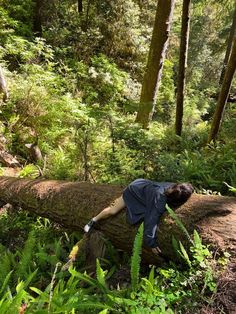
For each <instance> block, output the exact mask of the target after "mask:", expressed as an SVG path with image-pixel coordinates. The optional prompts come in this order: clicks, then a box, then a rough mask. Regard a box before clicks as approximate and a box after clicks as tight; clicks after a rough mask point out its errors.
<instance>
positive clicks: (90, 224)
mask: <svg viewBox="0 0 236 314" xmlns="http://www.w3.org/2000/svg"><path fill="white" fill-rule="evenodd" d="M95 223H96V221H94V220H93V219H91V220H90V221H89V222H88V223H87V225H85V226H84V232H89V231H90V230H91V228H92V227H93V226H94V225H95Z"/></svg>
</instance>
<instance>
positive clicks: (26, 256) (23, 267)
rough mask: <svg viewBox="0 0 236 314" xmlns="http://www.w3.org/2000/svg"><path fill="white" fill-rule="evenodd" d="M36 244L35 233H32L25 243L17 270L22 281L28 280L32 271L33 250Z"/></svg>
mask: <svg viewBox="0 0 236 314" xmlns="http://www.w3.org/2000/svg"><path fill="white" fill-rule="evenodd" d="M35 242H36V238H35V235H34V231H31V232H30V233H29V236H28V239H27V240H26V242H25V245H24V248H23V251H22V254H21V259H20V262H19V264H18V267H17V269H16V274H17V276H18V277H19V278H21V279H26V278H27V276H28V273H29V271H30V264H31V259H32V255H33V250H34V247H35Z"/></svg>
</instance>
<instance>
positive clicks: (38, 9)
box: [33, 0, 43, 37]
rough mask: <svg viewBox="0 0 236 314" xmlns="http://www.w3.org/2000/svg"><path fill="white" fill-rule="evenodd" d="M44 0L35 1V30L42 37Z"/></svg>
mask: <svg viewBox="0 0 236 314" xmlns="http://www.w3.org/2000/svg"><path fill="white" fill-rule="evenodd" d="M42 7H43V0H35V1H34V16H33V32H34V33H35V35H36V36H38V37H42V33H43V31H42V13H41V10H42Z"/></svg>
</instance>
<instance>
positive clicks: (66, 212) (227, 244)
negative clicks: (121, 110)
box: [0, 177, 236, 263]
mask: <svg viewBox="0 0 236 314" xmlns="http://www.w3.org/2000/svg"><path fill="white" fill-rule="evenodd" d="M121 193H122V188H121V187H119V186H114V185H105V184H91V183H87V182H82V183H81V182H65V181H55V180H28V179H16V178H11V177H0V200H1V201H2V202H5V203H11V204H12V205H13V206H14V205H15V206H20V207H22V208H23V209H26V210H29V211H31V212H34V213H36V214H37V215H40V216H43V217H48V218H50V219H52V220H54V221H55V222H58V223H60V224H61V225H63V226H65V227H67V228H69V229H71V230H72V229H74V230H75V229H80V230H82V228H83V226H84V225H85V224H86V223H87V222H88V220H89V219H91V217H93V216H95V215H96V214H97V213H98V212H99V211H101V209H103V208H104V207H106V206H107V205H108V204H110V203H111V202H112V201H113V200H114V199H115V198H117V197H118V196H120V195H121ZM177 214H178V216H179V218H180V219H181V220H182V221H183V223H184V225H185V226H186V228H187V230H188V231H189V232H190V233H192V232H193V230H194V228H197V229H198V230H199V231H200V233H201V235H202V236H203V238H204V239H205V240H206V241H207V242H208V243H211V244H213V245H214V246H216V247H218V248H221V249H225V248H231V249H232V250H235V246H236V198H233V197H222V196H215V195H214V196H210V195H207V196H206V195H198V194H194V195H193V196H192V197H191V199H190V200H189V201H188V202H187V203H186V204H185V205H184V206H182V207H181V208H179V209H178V210H177ZM96 228H97V229H99V230H100V231H102V232H103V233H104V234H105V235H106V237H107V238H108V239H110V241H111V242H112V243H113V244H114V245H115V246H116V247H118V248H120V249H122V250H124V251H127V252H128V253H129V254H131V251H132V246H133V240H134V238H135V235H136V231H137V226H131V225H129V224H128V223H127V222H126V211H125V210H123V211H121V212H120V213H119V214H118V215H116V216H114V217H111V218H109V223H108V220H103V221H102V222H101V223H99V224H97V227H96ZM172 235H174V236H175V237H176V238H177V239H179V240H181V241H182V242H183V244H184V245H188V241H187V239H186V237H185V236H184V235H183V233H182V231H181V230H180V229H179V228H178V227H177V226H176V224H175V223H174V222H173V220H172V219H171V218H170V217H169V216H168V215H167V214H165V215H164V216H163V218H162V221H161V224H160V228H159V231H158V241H159V245H160V248H161V249H162V252H163V254H164V256H165V257H166V258H168V259H172V260H176V255H175V253H174V250H173V248H172V244H171V241H172ZM143 260H144V261H146V262H148V263H157V262H158V258H156V257H155V256H153V254H152V253H151V252H150V250H147V249H144V250H143Z"/></svg>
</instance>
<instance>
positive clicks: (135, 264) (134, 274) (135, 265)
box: [130, 223, 144, 291]
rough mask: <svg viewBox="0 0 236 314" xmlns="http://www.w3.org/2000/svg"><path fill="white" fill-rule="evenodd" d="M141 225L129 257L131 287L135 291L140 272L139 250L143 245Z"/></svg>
mask: <svg viewBox="0 0 236 314" xmlns="http://www.w3.org/2000/svg"><path fill="white" fill-rule="evenodd" d="M143 228H144V227H143V223H142V224H141V225H140V227H139V228H138V232H137V234H136V237H135V240H134V246H133V254H132V257H131V271H130V273H131V286H132V289H133V290H134V291H135V290H136V289H137V287H138V284H139V272H140V261H141V256H140V254H141V250H142V244H143Z"/></svg>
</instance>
